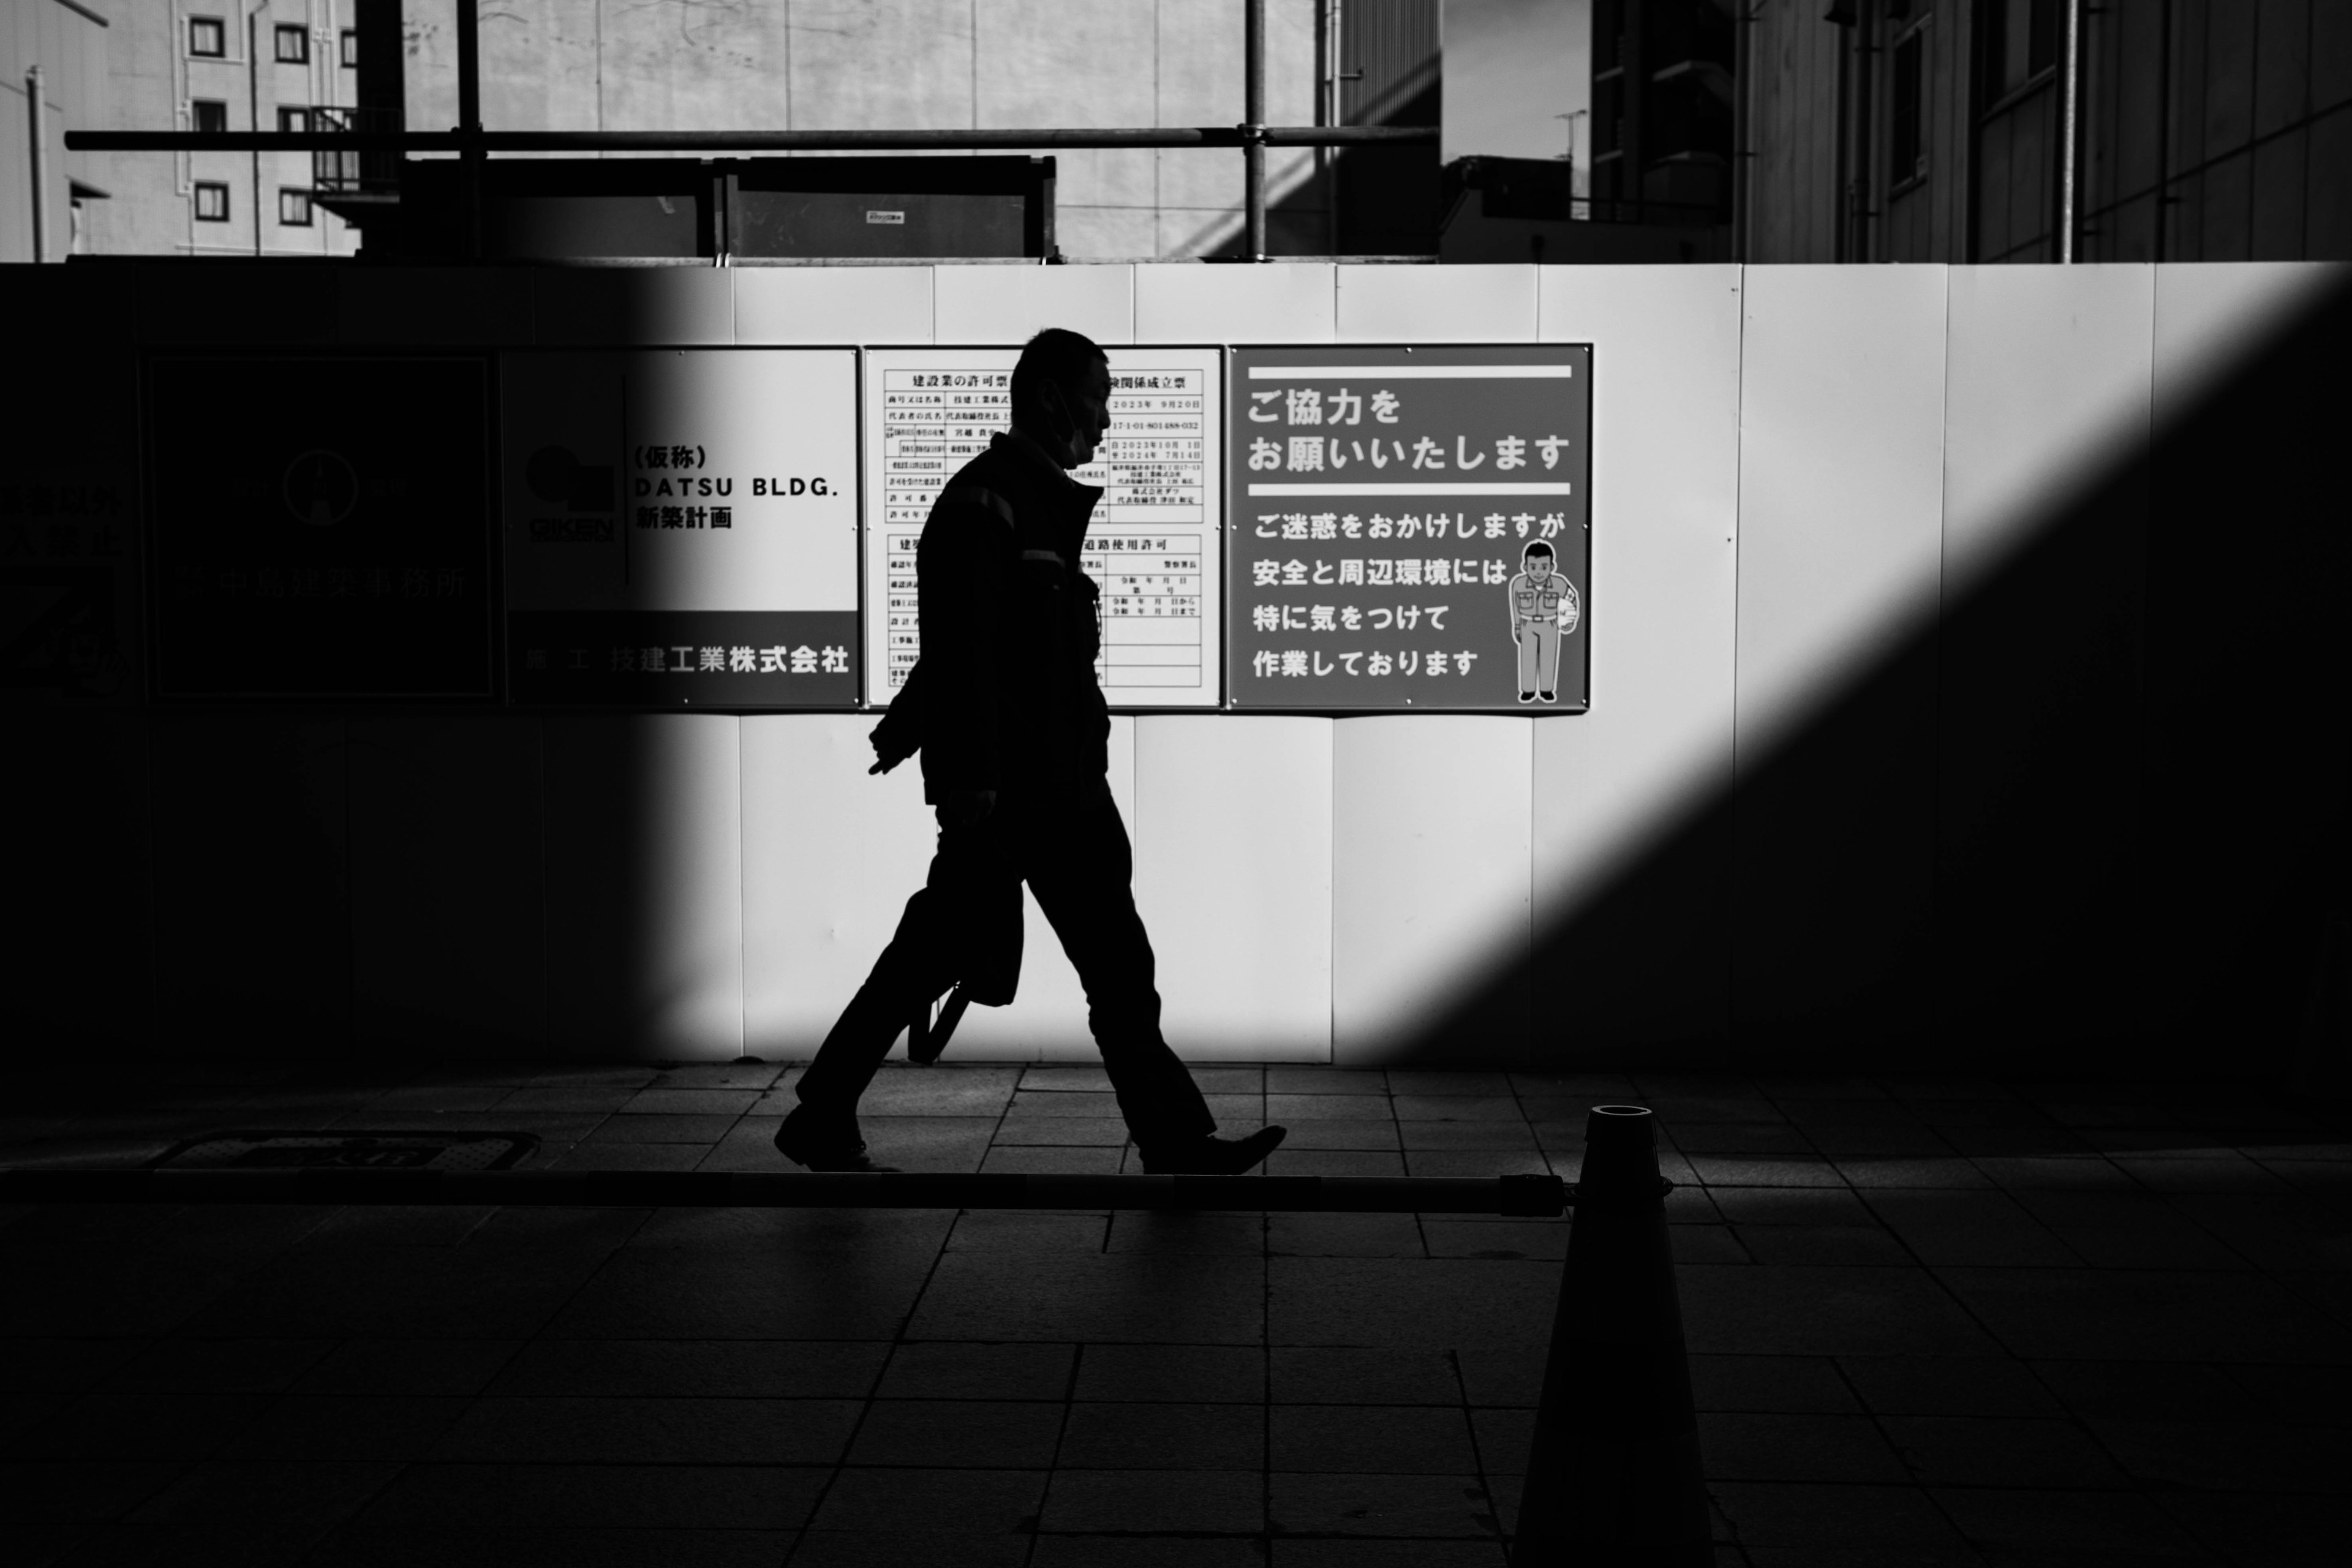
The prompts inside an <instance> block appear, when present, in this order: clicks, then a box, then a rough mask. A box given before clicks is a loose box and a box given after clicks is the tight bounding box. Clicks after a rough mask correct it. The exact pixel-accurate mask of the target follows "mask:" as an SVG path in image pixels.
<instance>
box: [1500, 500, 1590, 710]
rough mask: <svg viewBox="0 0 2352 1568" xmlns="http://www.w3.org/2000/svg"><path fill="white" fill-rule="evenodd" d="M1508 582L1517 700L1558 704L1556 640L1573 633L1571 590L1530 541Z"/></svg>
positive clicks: (1543, 547)
mask: <svg viewBox="0 0 2352 1568" xmlns="http://www.w3.org/2000/svg"><path fill="white" fill-rule="evenodd" d="M1519 567H1520V571H1519V574H1518V575H1517V576H1516V577H1514V578H1512V579H1511V640H1512V641H1514V642H1516V643H1517V644H1518V645H1519V700H1520V701H1522V702H1534V701H1537V700H1542V701H1545V702H1557V701H1558V700H1559V644H1560V639H1561V638H1562V637H1566V636H1568V634H1569V633H1570V632H1572V631H1574V630H1575V629H1576V620H1577V614H1578V611H1577V602H1576V585H1575V584H1572V583H1570V581H1569V580H1568V579H1567V578H1566V577H1564V576H1562V575H1560V574H1559V572H1558V571H1556V570H1554V568H1553V557H1552V550H1551V546H1550V545H1549V544H1547V543H1546V542H1543V541H1542V540H1540V539H1537V540H1531V541H1529V542H1528V547H1527V549H1526V550H1525V551H1523V552H1521V553H1520V555H1519Z"/></svg>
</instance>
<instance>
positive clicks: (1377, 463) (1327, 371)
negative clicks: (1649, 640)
mask: <svg viewBox="0 0 2352 1568" xmlns="http://www.w3.org/2000/svg"><path fill="white" fill-rule="evenodd" d="M1591 390H1592V350H1591V345H1589V344H1581V343H1578V344H1568V343H1542V344H1510V345H1473V344H1458V345H1457V344H1445V345H1434V346H1423V345H1415V346H1413V347H1410V348H1407V347H1401V346H1388V345H1378V346H1375V345H1349V346H1344V347H1342V346H1333V345H1328V344H1324V345H1318V346H1314V347H1305V348H1243V349H1235V350H1234V351H1233V357H1232V372H1231V376H1230V380H1229V384H1228V391H1227V407H1228V409H1229V410H1230V413H1229V416H1228V419H1229V425H1228V427H1229V430H1230V432H1231V434H1230V437H1229V439H1228V440H1227V442H1226V447H1225V451H1226V459H1225V466H1226V474H1227V493H1228V495H1229V496H1230V498H1231V500H1230V501H1229V503H1228V508H1227V511H1226V518H1227V522H1228V531H1227V535H1226V538H1227V542H1228V545H1229V548H1228V549H1227V550H1226V552H1225V560H1226V563H1227V574H1228V575H1227V593H1226V605H1227V610H1226V616H1227V631H1226V637H1225V647H1226V659H1227V665H1226V670H1227V674H1226V686H1225V690H1226V694H1227V698H1228V706H1230V707H1234V708H1275V709H1287V710H1368V709H1369V710H1396V711H1400V712H1402V711H1407V710H1411V711H1427V710H1447V709H1467V710H1489V711H1491V710H1511V711H1514V712H1519V711H1528V710H1534V711H1549V712H1563V711H1568V712H1573V711H1581V710H1583V709H1584V708H1585V706H1586V704H1587V700H1588V692H1589V682H1588V675H1589V667H1590V661H1589V660H1588V658H1586V643H1587V640H1588V637H1589V632H1588V622H1589V619H1590V616H1591V603H1590V599H1589V593H1588V590H1589V587H1590V571H1591V528H1590V523H1591V513H1590V510H1589V508H1590V504H1591V485H1590V480H1591V472H1592V453H1591V426H1592V421H1591V406H1592V405H1591Z"/></svg>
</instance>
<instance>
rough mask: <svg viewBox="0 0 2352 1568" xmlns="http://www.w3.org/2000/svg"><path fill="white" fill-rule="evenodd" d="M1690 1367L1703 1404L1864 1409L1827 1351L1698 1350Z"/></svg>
mask: <svg viewBox="0 0 2352 1568" xmlns="http://www.w3.org/2000/svg"><path fill="white" fill-rule="evenodd" d="M1690 1369H1691V1394H1692V1399H1693V1402H1694V1404H1695V1405H1696V1407H1697V1408H1698V1409H1700V1410H1714V1411H1745V1412H1751V1413H1761V1414H1779V1415H1844V1414H1847V1413H1854V1414H1859V1413H1860V1411H1861V1409H1862V1406H1861V1405H1857V1404H1856V1403H1855V1402H1854V1397H1853V1390H1851V1389H1850V1388H1848V1387H1847V1386H1846V1384H1845V1381H1844V1380H1843V1378H1841V1377H1840V1376H1839V1375H1838V1369H1837V1363H1834V1362H1832V1361H1831V1360H1829V1359H1828V1358H1827V1357H1824V1356H1799V1355H1694V1356H1692V1357H1691V1358H1690Z"/></svg>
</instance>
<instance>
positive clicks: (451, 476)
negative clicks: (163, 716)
mask: <svg viewBox="0 0 2352 1568" xmlns="http://www.w3.org/2000/svg"><path fill="white" fill-rule="evenodd" d="M147 398H148V413H149V418H148V425H147V453H146V474H147V483H148V496H149V502H148V506H149V518H150V527H151V534H150V538H151V543H152V554H151V556H150V560H151V562H152V582H153V584H154V600H153V606H154V608H153V626H154V660H155V681H156V687H155V689H156V691H157V693H158V695H161V696H164V697H340V696H363V697H401V698H473V699H477V700H481V699H488V698H489V697H490V696H492V695H493V694H494V689H493V679H492V678H493V667H492V663H491V653H490V648H491V625H490V527H489V504H490V487H489V468H490V455H489V413H490V410H489V366H488V363H487V362H485V361H483V360H481V359H478V358H476V359H468V358H462V357H456V356H449V357H439V358H434V357H416V358H389V357H376V356H325V355H304V356H294V355H263V354H254V355H234V356H232V355H209V354H208V355H203V356H196V355H190V356H187V357H178V356H173V357H165V358H158V359H155V360H152V361H150V362H149V363H148V366H147Z"/></svg>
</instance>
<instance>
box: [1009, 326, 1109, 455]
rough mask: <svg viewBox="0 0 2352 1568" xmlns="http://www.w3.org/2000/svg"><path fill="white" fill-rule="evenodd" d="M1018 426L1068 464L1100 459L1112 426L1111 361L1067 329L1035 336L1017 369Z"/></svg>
mask: <svg viewBox="0 0 2352 1568" xmlns="http://www.w3.org/2000/svg"><path fill="white" fill-rule="evenodd" d="M1013 428H1014V429H1015V430H1018V431H1020V432H1021V434H1023V435H1024V436H1026V437H1029V438H1030V439H1031V440H1033V441H1034V442H1036V443H1037V445H1039V446H1040V447H1044V448H1045V451H1046V453H1047V454H1048V455H1049V456H1051V457H1052V458H1053V459H1054V460H1055V462H1057V463H1059V464H1061V465H1062V467H1064V468H1080V467H1083V466H1084V465H1086V464H1087V463H1090V462H1092V461H1093V460H1094V455H1095V448H1096V447H1097V446H1099V445H1100V444H1101V442H1102V438H1103V432H1104V431H1106V430H1108V429H1109V428H1110V362H1109V360H1108V358H1106V357H1105V356H1104V353H1103V352H1102V350H1101V349H1100V348H1097V346H1096V345H1095V342H1094V340H1093V339H1091V338H1088V337H1085V336H1082V335H1081V334H1079V333H1077V332H1073V331H1068V330H1066V328H1062V327H1048V328H1046V329H1045V331H1042V332H1039V333H1038V334H1037V335H1036V336H1035V337H1034V338H1031V339H1030V340H1029V342H1028V346H1027V347H1025V348H1024V349H1023V350H1022V351H1021V359H1020V362H1019V363H1016V364H1015V365H1014V366H1013Z"/></svg>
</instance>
